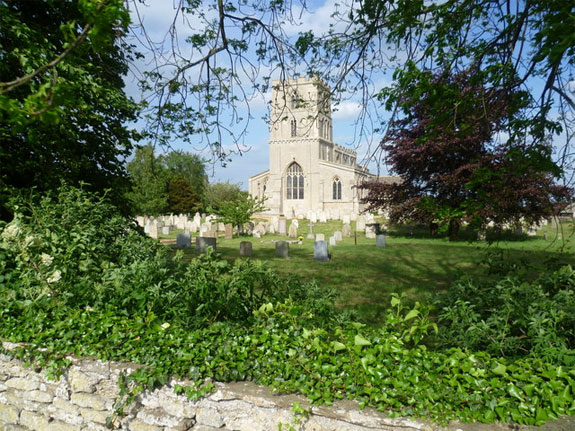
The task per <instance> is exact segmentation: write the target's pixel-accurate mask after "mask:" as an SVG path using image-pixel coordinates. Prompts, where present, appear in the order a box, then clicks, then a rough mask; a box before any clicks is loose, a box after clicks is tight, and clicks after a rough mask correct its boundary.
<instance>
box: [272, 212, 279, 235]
mask: <svg viewBox="0 0 575 431" xmlns="http://www.w3.org/2000/svg"><path fill="white" fill-rule="evenodd" d="M271 224H272V226H273V227H274V232H277V231H278V230H279V228H280V218H279V217H278V216H272V219H271ZM270 233H272V232H270Z"/></svg>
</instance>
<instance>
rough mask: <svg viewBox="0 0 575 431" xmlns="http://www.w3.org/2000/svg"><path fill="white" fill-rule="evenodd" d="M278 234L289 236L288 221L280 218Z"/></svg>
mask: <svg viewBox="0 0 575 431" xmlns="http://www.w3.org/2000/svg"><path fill="white" fill-rule="evenodd" d="M278 226H279V227H278V232H279V234H280V235H287V220H286V219H285V218H280V219H279V221H278Z"/></svg>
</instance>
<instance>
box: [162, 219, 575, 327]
mask: <svg viewBox="0 0 575 431" xmlns="http://www.w3.org/2000/svg"><path fill="white" fill-rule="evenodd" d="M308 225H309V222H308V221H307V220H300V224H299V226H300V228H299V229H298V234H299V235H300V236H303V237H304V239H303V241H302V244H301V245H300V244H295V243H293V244H290V248H289V258H288V259H282V258H278V257H276V254H275V243H274V241H280V240H289V239H288V238H286V237H284V236H279V235H265V236H264V237H262V238H254V237H251V236H242V237H240V238H233V239H228V240H226V239H224V238H223V236H222V237H219V238H218V245H217V251H218V253H221V255H222V257H223V258H224V259H226V260H228V261H233V260H235V259H237V258H239V243H240V242H241V241H251V242H252V244H253V255H252V259H258V260H262V261H265V262H266V263H267V265H268V266H269V267H270V268H273V269H274V270H275V271H277V272H278V273H279V274H281V275H285V276H297V277H300V278H301V279H302V280H304V281H309V280H316V281H317V282H318V283H319V284H320V285H321V286H323V287H330V288H333V289H335V290H336V291H337V292H338V293H339V295H340V296H339V300H338V302H337V304H338V306H340V307H342V308H348V309H351V310H354V311H355V312H356V313H357V315H358V317H359V318H360V319H361V320H363V321H366V322H370V323H372V324H375V325H377V323H378V322H379V320H380V317H381V316H382V315H383V313H384V311H385V309H387V308H388V306H389V301H390V298H391V294H393V293H400V294H401V293H405V294H406V295H407V300H408V301H410V302H412V303H414V302H415V301H421V302H425V303H427V304H430V303H433V301H434V300H435V299H436V298H437V296H438V295H440V294H441V293H443V292H444V291H445V289H447V287H448V286H449V285H450V284H451V283H452V282H454V281H455V280H457V279H459V278H461V277H463V276H473V277H475V278H476V279H485V278H487V277H489V276H490V275H489V274H487V271H486V269H487V267H488V266H489V267H490V268H492V270H493V269H495V270H497V269H498V268H499V270H500V271H503V270H505V269H506V268H507V269H509V268H510V267H511V268H513V271H514V272H515V273H522V274H523V275H526V276H527V277H528V278H536V277H537V276H538V275H539V274H540V273H541V272H543V271H545V270H550V269H556V268H557V267H559V266H560V264H568V263H571V262H573V257H574V253H573V252H574V250H575V248H574V245H575V238H574V236H573V234H572V232H573V226H572V225H570V224H563V225H562V226H559V227H556V226H551V225H548V226H545V227H544V228H542V229H541V230H540V231H539V232H538V234H537V236H535V237H529V236H525V237H522V238H518V237H515V238H512V237H507V238H505V240H501V241H497V242H492V243H488V242H484V241H473V242H471V241H468V240H466V239H465V236H466V235H465V232H463V233H462V238H463V239H462V240H460V241H456V242H449V241H448V240H447V238H430V237H429V235H428V233H427V231H426V229H415V230H414V231H413V234H412V235H408V233H407V231H406V229H405V228H393V229H390V231H389V232H388V235H387V247H383V248H378V247H375V239H368V238H365V236H364V235H363V233H358V234H357V244H356V240H355V238H354V229H353V228H354V223H352V236H351V237H348V238H343V241H341V242H338V245H337V246H335V247H330V248H329V251H330V253H331V256H332V259H331V261H329V262H317V261H314V260H313V259H312V258H313V240H311V239H306V235H307V233H308V230H309V227H308ZM336 230H341V222H339V221H328V222H327V223H317V224H315V226H314V228H313V231H314V233H323V234H325V236H326V241H327V240H328V238H329V236H331V235H332V234H333V232H334V231H336ZM176 233H177V232H174V233H172V234H170V236H165V237H164V240H167V242H169V241H170V239H172V238H174V237H175V235H176ZM544 233H546V234H547V239H544ZM558 234H561V235H558ZM161 238H162V237H161ZM193 241H194V240H193V239H192V249H188V250H185V254H186V257H187V258H190V259H191V258H192V257H193V256H195V252H194V251H193ZM493 275H494V276H501V273H499V274H493Z"/></svg>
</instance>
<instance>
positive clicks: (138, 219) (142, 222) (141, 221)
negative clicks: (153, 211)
mask: <svg viewBox="0 0 575 431" xmlns="http://www.w3.org/2000/svg"><path fill="white" fill-rule="evenodd" d="M136 223H138V224H139V225H140V226H142V227H144V225H145V224H146V218H145V217H142V216H138V217H136Z"/></svg>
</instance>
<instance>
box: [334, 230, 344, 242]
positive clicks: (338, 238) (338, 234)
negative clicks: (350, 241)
mask: <svg viewBox="0 0 575 431" xmlns="http://www.w3.org/2000/svg"><path fill="white" fill-rule="evenodd" d="M333 237H334V238H335V240H336V241H343V236H342V234H341V232H340V231H339V230H336V231H335V232H334V233H333Z"/></svg>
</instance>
